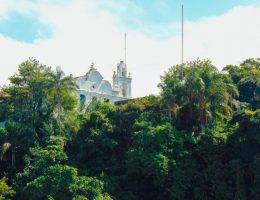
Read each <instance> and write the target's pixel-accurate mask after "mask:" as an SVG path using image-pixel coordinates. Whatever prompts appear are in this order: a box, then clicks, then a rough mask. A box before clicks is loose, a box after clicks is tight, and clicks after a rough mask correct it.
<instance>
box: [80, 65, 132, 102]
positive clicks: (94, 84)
mask: <svg viewBox="0 0 260 200" xmlns="http://www.w3.org/2000/svg"><path fill="white" fill-rule="evenodd" d="M131 81H132V78H131V76H130V73H129V74H127V66H126V64H125V63H124V61H120V63H118V64H117V71H116V72H115V71H114V74H113V85H111V84H110V82H108V81H107V80H104V79H103V77H102V75H101V74H100V73H99V72H98V71H97V69H96V68H95V67H94V64H92V65H91V67H90V70H89V71H88V72H87V73H86V75H84V76H80V77H77V78H76V83H77V84H78V86H79V95H80V101H81V103H86V104H88V103H90V102H91V101H92V99H93V98H97V100H99V101H101V102H104V101H106V102H110V103H115V102H116V101H122V100H126V99H130V98H131Z"/></svg>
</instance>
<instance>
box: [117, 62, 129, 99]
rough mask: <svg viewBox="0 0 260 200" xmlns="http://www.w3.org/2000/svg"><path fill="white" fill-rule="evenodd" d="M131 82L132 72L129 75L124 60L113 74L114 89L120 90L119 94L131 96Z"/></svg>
mask: <svg viewBox="0 0 260 200" xmlns="http://www.w3.org/2000/svg"><path fill="white" fill-rule="evenodd" d="M131 82H132V78H131V75H130V73H129V74H128V75H127V66H126V64H125V63H124V61H120V62H119V63H118V64H117V71H116V72H115V71H114V75H113V90H114V91H118V92H119V96H121V97H124V98H131Z"/></svg>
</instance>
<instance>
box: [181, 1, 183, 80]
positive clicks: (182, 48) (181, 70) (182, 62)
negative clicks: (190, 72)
mask: <svg viewBox="0 0 260 200" xmlns="http://www.w3.org/2000/svg"><path fill="white" fill-rule="evenodd" d="M181 80H183V5H181Z"/></svg>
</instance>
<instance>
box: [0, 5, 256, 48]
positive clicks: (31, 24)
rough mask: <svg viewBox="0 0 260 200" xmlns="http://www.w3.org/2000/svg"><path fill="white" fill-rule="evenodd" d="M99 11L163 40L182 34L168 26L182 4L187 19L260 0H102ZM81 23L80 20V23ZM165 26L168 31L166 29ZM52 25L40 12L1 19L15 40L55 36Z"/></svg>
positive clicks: (2, 29)
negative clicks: (47, 22) (41, 18)
mask: <svg viewBox="0 0 260 200" xmlns="http://www.w3.org/2000/svg"><path fill="white" fill-rule="evenodd" d="M28 2H41V1H28ZM49 2H51V4H53V5H64V6H67V5H68V4H70V3H72V2H73V0H52V1H49ZM97 2H98V3H97V5H96V12H102V11H106V12H110V13H111V14H113V15H114V16H116V17H117V25H118V26H119V27H121V28H122V29H125V30H140V31H143V33H144V34H147V35H149V36H151V37H157V38H159V39H167V38H169V37H170V36H172V35H174V34H179V33H180V30H179V29H178V28H176V27H171V28H169V27H167V28H166V27H164V26H167V25H168V24H178V23H180V21H181V5H182V4H183V5H184V14H185V15H184V18H185V21H197V20H200V19H201V18H205V17H211V16H218V15H221V14H223V13H225V12H227V11H228V10H230V9H232V8H233V7H236V6H243V5H259V2H260V1H258V0H196V1H195V0H100V1H97ZM76 23H77V22H76ZM163 27H164V31H162V29H163ZM52 32H53V30H52V27H51V26H49V25H48V24H46V23H43V22H42V21H41V20H40V19H39V16H38V14H37V13H36V12H35V11H33V12H29V13H28V12H20V11H19V10H16V9H15V8H14V9H10V11H9V12H7V13H6V14H5V16H4V18H2V19H1V18H0V34H2V35H4V36H7V37H10V38H12V39H15V40H18V41H22V42H27V43H32V42H33V41H34V40H36V39H44V38H49V37H51V36H52Z"/></svg>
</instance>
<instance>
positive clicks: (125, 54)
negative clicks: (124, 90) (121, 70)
mask: <svg viewBox="0 0 260 200" xmlns="http://www.w3.org/2000/svg"><path fill="white" fill-rule="evenodd" d="M125 65H126V32H125Z"/></svg>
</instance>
